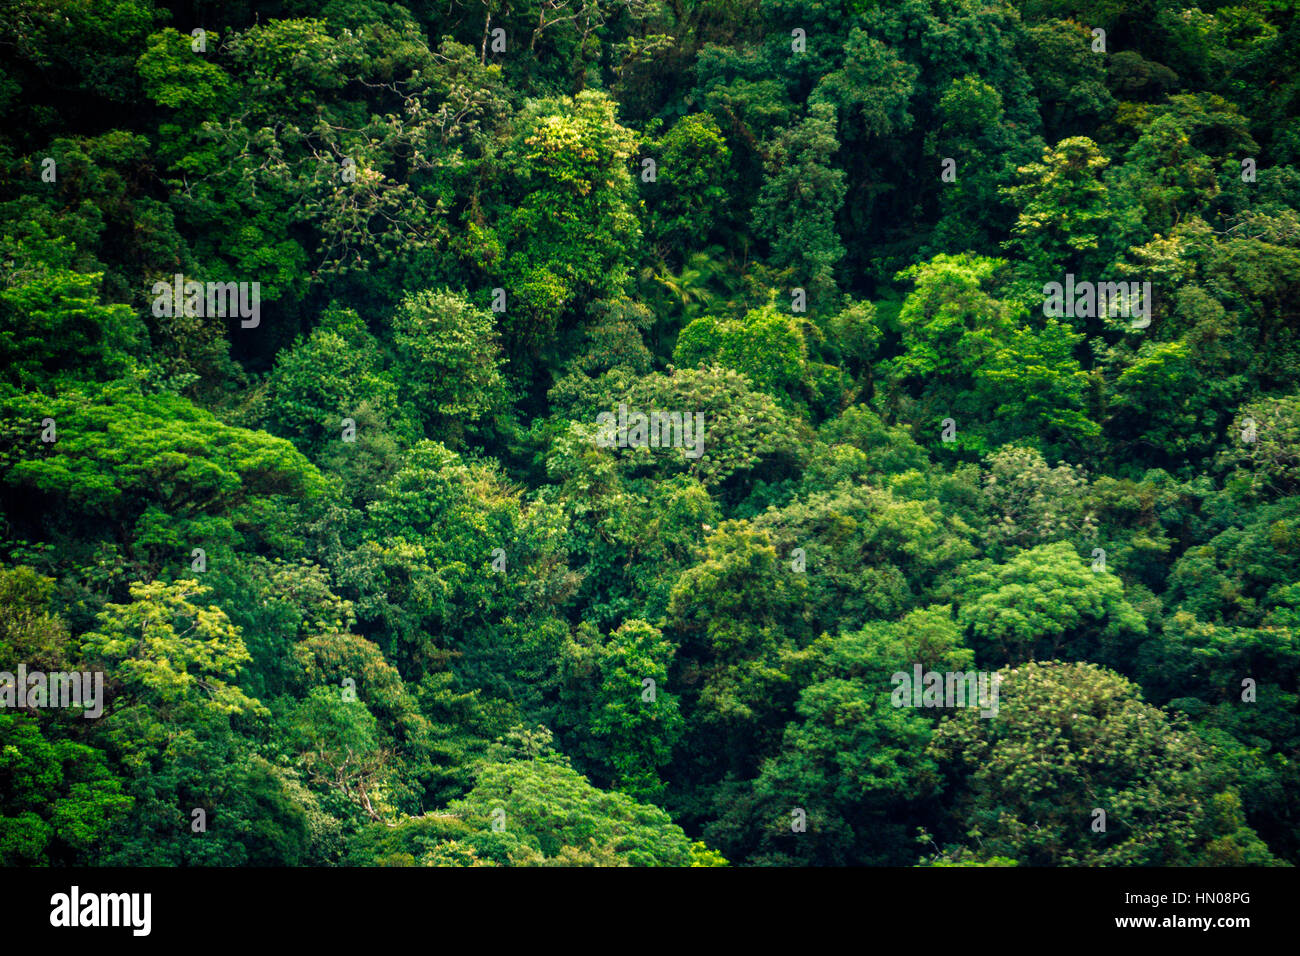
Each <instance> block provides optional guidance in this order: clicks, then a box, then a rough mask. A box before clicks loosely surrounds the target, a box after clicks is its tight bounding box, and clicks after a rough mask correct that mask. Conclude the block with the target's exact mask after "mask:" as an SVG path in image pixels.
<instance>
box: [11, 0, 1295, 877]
mask: <svg viewBox="0 0 1300 956" xmlns="http://www.w3.org/2000/svg"><path fill="white" fill-rule="evenodd" d="M1191 2H1192V0H1133V2H1130V3H1112V2H1106V0H1072V2H1069V3H1067V2H1064V0H898V2H888V3H886V2H876V0H829V2H824V3H800V2H796V0H522V2H505V0H447V2H438V3H432V2H427V0H409V2H406V3H404V4H399V3H385V2H380V0H328V2H326V0H315V2H306V0H235V2H215V0H196V2H192V3H165V2H163V0H115V2H109V3H105V2H96V0H2V2H0V167H2V168H3V173H4V174H3V176H2V177H0V501H2V503H3V511H2V513H0V671H10V672H12V671H15V670H16V668H17V667H18V666H19V665H20V664H22V665H23V666H25V667H26V668H27V670H29V671H31V670H42V671H45V672H60V671H67V672H73V671H76V672H82V671H85V672H99V673H102V674H103V675H104V678H103V693H104V700H103V713H102V714H100V715H98V716H96V717H95V719H86V716H83V713H82V710H81V709H79V708H76V707H73V708H53V707H42V706H39V705H30V706H27V707H25V708H20V707H12V706H11V707H10V709H5V710H0V865H15V864H21V865H43V864H54V865H88V864H96V865H100V864H107V865H334V864H347V865H358V864H360V865H398V866H401V865H405V866H416V865H426V866H428V865H438V866H442V865H454V866H471V865H474V866H477V865H542V866H557V865H558V866H564V865H633V866H640V865H672V866H682V865H687V866H717V865H726V864H728V863H729V864H732V865H904V866H907V865H917V864H921V865H969V864H976V865H1008V864H1019V865H1022V866H1034V865H1159V864H1179V865H1182V864H1193V865H1194V864H1202V865H1204V864H1214V865H1241V864H1250V865H1265V864H1267V865H1273V864H1285V863H1295V862H1297V861H1300V697H1298V693H1300V691H1298V687H1297V682H1298V680H1300V311H1298V309H1300V306H1298V305H1297V303H1300V12H1298V10H1297V6H1296V3H1295V2H1294V0H1199V2H1200V5H1199V6H1193V5H1191ZM178 276H179V277H181V278H179V279H177V278H175V277H178ZM1067 276H1069V277H1070V281H1071V282H1074V281H1076V280H1077V281H1078V282H1079V283H1084V282H1094V283H1103V282H1125V283H1129V282H1132V283H1136V284H1138V285H1141V284H1142V283H1149V284H1150V290H1151V291H1150V293H1149V294H1148V296H1147V298H1146V301H1145V306H1146V309H1147V312H1146V314H1145V315H1143V316H1142V317H1141V320H1139V319H1137V318H1132V317H1131V316H1129V315H1127V314H1121V313H1117V312H1116V311H1115V309H1114V308H1111V307H1104V306H1098V305H1096V304H1095V303H1094V304H1092V305H1087V306H1086V307H1085V306H1080V307H1078V308H1076V307H1074V306H1075V303H1073V302H1071V303H1069V304H1068V305H1069V306H1070V307H1069V308H1067V309H1065V310H1063V311H1062V310H1058V311H1057V312H1055V313H1052V314H1049V312H1050V311H1051V310H1048V309H1046V308H1045V302H1044V299H1045V294H1046V293H1047V289H1046V286H1047V285H1048V284H1050V283H1054V282H1055V283H1064V282H1066V279H1067ZM185 280H193V281H198V282H203V283H236V284H244V285H245V286H248V285H250V284H251V283H257V287H256V289H255V290H254V292H255V294H256V295H258V296H260V299H259V300H258V301H259V303H260V304H259V306H258V309H257V312H256V314H255V315H254V314H252V313H249V312H243V311H238V312H237V311H234V310H231V311H229V312H225V313H220V314H213V313H212V311H211V306H210V303H211V299H210V298H208V299H206V300H203V301H201V302H199V303H198V307H197V308H190V307H188V306H187V305H186V304H185V303H183V302H181V301H179V300H175V299H173V300H169V304H170V306H173V307H160V292H159V291H158V289H159V288H160V287H161V289H162V290H164V291H163V292H162V293H161V298H162V299H166V298H167V295H168V292H167V291H166V290H170V289H172V288H173V282H174V281H175V282H176V283H178V284H180V283H183V282H184V281H185ZM159 284H160V285H159ZM186 295H187V296H188V293H186ZM1111 304H1112V305H1113V304H1114V303H1113V302H1112V303H1111ZM1130 304H1132V303H1130ZM629 410H630V411H631V412H636V411H638V410H639V411H643V412H647V413H648V412H650V411H652V410H662V411H665V412H672V413H677V414H678V423H677V424H678V425H679V426H681V428H680V429H679V431H678V432H677V433H675V434H676V437H678V438H680V437H681V435H683V434H685V433H686V430H689V428H690V426H691V424H692V423H693V422H695V421H698V422H700V425H699V426H698V428H697V430H696V431H695V432H693V436H694V440H695V442H696V444H695V445H694V446H692V444H691V441H690V440H683V441H681V442H677V441H676V440H675V439H674V441H673V442H672V443H670V442H668V441H664V442H663V445H664V446H668V445H670V444H671V445H672V446H671V447H654V445H655V444H657V443H649V445H648V446H646V444H647V443H642V444H643V447H636V441H635V440H631V441H623V438H625V437H627V436H628V435H629V434H631V433H630V432H629V431H628V430H626V429H624V430H623V431H621V432H620V433H618V434H619V441H617V442H611V441H608V440H603V439H602V427H603V426H602V424H601V422H602V421H603V420H616V419H617V418H618V416H620V415H623V416H626V414H627V413H628V412H629ZM698 429H702V431H700V430H698ZM609 434H614V432H610V433H609ZM605 437H606V438H607V437H608V435H605ZM914 666H917V667H921V668H923V669H925V670H927V671H938V672H941V673H952V672H958V673H960V672H972V671H979V672H987V673H991V672H997V673H998V674H999V675H1000V676H1001V679H1002V683H1001V685H1000V688H1001V689H1000V694H1001V696H1000V700H999V706H998V707H997V708H996V713H993V714H985V713H982V712H980V711H979V710H978V709H976V708H973V707H967V708H966V709H956V710H952V709H946V708H931V707H921V708H916V707H904V706H899V705H898V701H897V699H896V698H895V697H894V684H893V682H892V680H893V677H892V675H896V674H897V673H899V672H902V673H905V674H908V675H910V674H911V673H912V672H913V668H914ZM1099 811H1100V814H1101V815H1100V816H1098V813H1099ZM1099 821H1100V823H1101V825H1100V826H1099V825H1098V823H1099Z"/></svg>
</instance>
